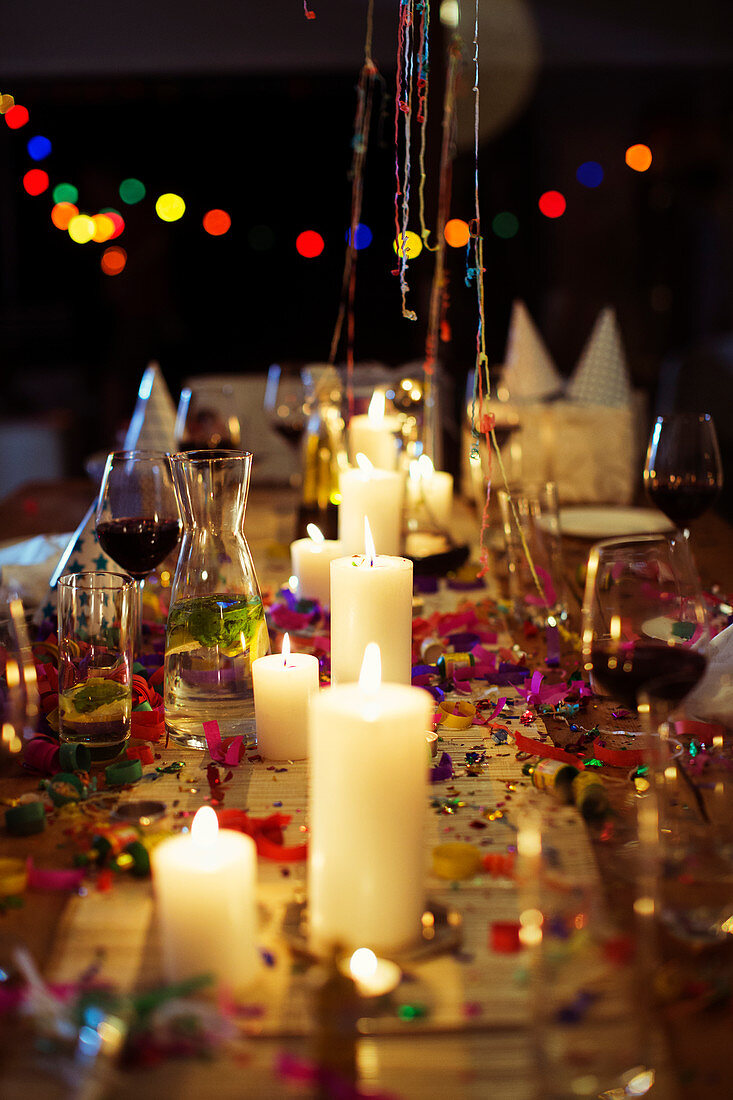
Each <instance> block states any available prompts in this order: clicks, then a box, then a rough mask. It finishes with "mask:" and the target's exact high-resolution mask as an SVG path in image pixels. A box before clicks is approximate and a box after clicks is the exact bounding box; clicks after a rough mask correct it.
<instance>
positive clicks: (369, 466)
mask: <svg viewBox="0 0 733 1100" xmlns="http://www.w3.org/2000/svg"><path fill="white" fill-rule="evenodd" d="M356 465H357V466H358V467H359V469H360V470H361V472H362V473H363V474H369V473H371V472H372V470H373V469H374V463H373V462H370V461H369V459H368V458H367V456H366V455H365V454H364V452H363V451H359V452H358V453H357V456H356Z"/></svg>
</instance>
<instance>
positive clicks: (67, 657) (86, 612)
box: [58, 572, 135, 761]
mask: <svg viewBox="0 0 733 1100" xmlns="http://www.w3.org/2000/svg"><path fill="white" fill-rule="evenodd" d="M134 596H135V583H134V581H133V579H132V577H130V576H128V575H126V574H124V573H109V572H86V573H70V574H68V575H67V576H65V577H60V578H59V583H58V611H59V737H60V739H61V741H62V742H76V743H80V744H83V745H86V746H87V748H88V749H89V751H90V753H91V756H92V760H97V761H108V760H112V759H114V757H116V756H119V754H120V752H121V751H122V750H123V748H124V747H125V743H126V742H127V740H128V738H129V736H130V722H131V713H132V628H133V622H134V610H133V608H134Z"/></svg>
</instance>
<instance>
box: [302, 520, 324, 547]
mask: <svg viewBox="0 0 733 1100" xmlns="http://www.w3.org/2000/svg"><path fill="white" fill-rule="evenodd" d="M306 531H307V532H308V537H309V538H311V539H313V541H314V542H317V543H318V545H319V546H321V545H322V544H323V543H324V542H325V541H326V536H325V535H324V534H323V531H322V530H321V529H320V527H317V526H316V524H315V523H309V524H308V526H307V527H306Z"/></svg>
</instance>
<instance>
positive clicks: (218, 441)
mask: <svg viewBox="0 0 733 1100" xmlns="http://www.w3.org/2000/svg"><path fill="white" fill-rule="evenodd" d="M175 437H176V445H177V447H178V449H179V450H181V451H200V450H210V449H212V448H216V447H225V448H229V447H233V448H235V449H236V448H238V447H239V446H240V445H241V442H242V426H241V424H240V421H239V417H238V416H237V413H236V409H235V403H234V388H233V387H232V386H231V385H230V384H229V383H228V382H224V383H222V382H213V381H212V382H207V381H205V380H202V381H199V380H196V381H192V382H191V385H190V386H186V387H184V389H182V390H181V396H180V399H179V402H178V411H177V413H176V426H175Z"/></svg>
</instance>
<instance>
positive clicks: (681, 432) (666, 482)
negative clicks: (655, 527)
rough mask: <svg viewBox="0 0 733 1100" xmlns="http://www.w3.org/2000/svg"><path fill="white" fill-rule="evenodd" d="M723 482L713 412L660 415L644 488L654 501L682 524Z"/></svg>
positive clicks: (713, 497) (695, 515) (699, 511)
mask: <svg viewBox="0 0 733 1100" xmlns="http://www.w3.org/2000/svg"><path fill="white" fill-rule="evenodd" d="M722 487H723V468H722V465H721V461H720V450H719V448H718V439H717V436H716V434H715V425H714V423H713V418H712V416H710V415H709V414H708V413H703V414H697V413H673V414H671V415H669V416H658V417H657V419H656V422H655V424H654V428H653V429H652V433H651V437H650V439H649V447H648V449H647V455H646V463H645V465H644V488H645V489H646V493H647V496H648V497H649V499H650V501H651V502H652V504H655V505H656V506H657V508H659V509H660V511H662V512H664V514H665V516H667V517H668V519H671V521H672V523H674V525H675V527H678V528H680V529H682V528H684V527H686V526H687V524H688V523H690V522H691V521H692V520H694V519H697V518H698V517H699V516H701V515H702V514H703V512H706V511H707V509H708V508H710V507H711V506H712V505H713V504H714V503H715V500H716V499H717V497H718V494H719V493H720V490H721V489H722Z"/></svg>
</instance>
